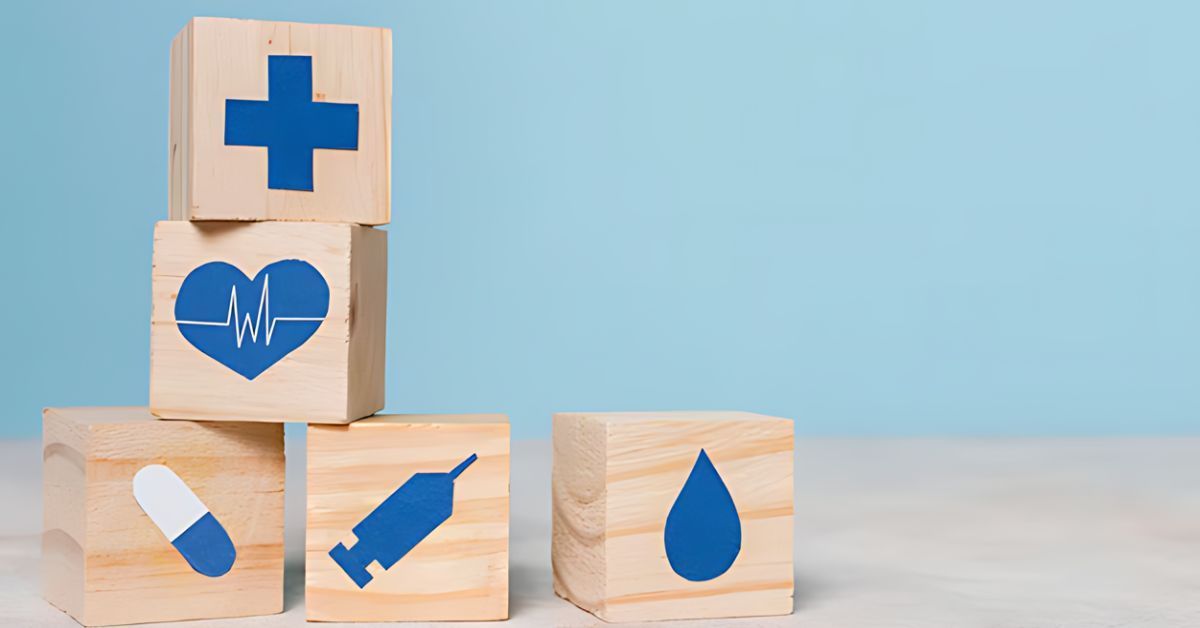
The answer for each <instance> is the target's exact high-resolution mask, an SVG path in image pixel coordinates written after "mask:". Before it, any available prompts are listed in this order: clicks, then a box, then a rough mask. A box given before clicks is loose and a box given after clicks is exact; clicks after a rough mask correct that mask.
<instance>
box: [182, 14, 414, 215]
mask: <svg viewBox="0 0 1200 628" xmlns="http://www.w3.org/2000/svg"><path fill="white" fill-rule="evenodd" d="M268 55H308V56H311V57H312V66H313V91H314V93H313V100H314V101H316V102H331V103H352V104H357V105H358V113H359V134H358V150H353V151H351V150H320V149H318V150H316V151H314V154H313V190H312V191H300V190H272V189H269V188H268V187H267V151H266V149H265V148H259V147H251V146H226V145H225V142H224V137H225V136H224V130H225V101H226V100H227V99H230V98H233V99H244V100H266V99H267V79H268V77H267V57H268ZM170 95H171V98H170V101H171V115H170V131H169V163H170V176H169V181H170V194H169V200H170V216H171V218H173V219H176V220H180V219H182V220H301V221H320V222H350V223H359V224H367V225H380V224H385V223H387V222H388V221H389V220H390V215H391V171H392V168H391V143H392V137H391V136H392V118H391V115H392V114H391V112H392V32H391V31H390V30H389V29H386V28H369V27H362V26H342V25H328V24H299V23H292V22H262V21H257V20H234V19H224V18H206V17H198V18H195V19H193V20H191V21H190V22H188V24H187V25H186V26H185V27H184V28H183V30H181V31H180V32H179V34H178V35H177V36H176V37H175V40H174V41H173V42H172V44H171V87H170Z"/></svg>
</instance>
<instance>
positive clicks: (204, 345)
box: [175, 259, 329, 380]
mask: <svg viewBox="0 0 1200 628" xmlns="http://www.w3.org/2000/svg"><path fill="white" fill-rule="evenodd" d="M328 313H329V284H328V283H326V282H325V278H324V277H322V276H321V273H320V272H318V271H317V269H316V268H313V267H312V264H309V263H308V262H304V261H301V260H298V259H285V260H282V261H278V262H275V263H273V264H269V265H267V266H266V267H265V268H263V269H262V270H260V271H258V274H257V275H255V276H254V279H253V280H250V279H249V278H247V277H246V275H245V274H243V273H242V271H240V270H238V269H237V268H235V267H234V266H231V265H229V264H226V263H225V262H209V263H207V264H204V265H202V266H199V267H197V268H196V269H195V270H193V271H192V272H190V273H188V276H187V277H185V278H184V280H183V285H181V286H180V287H179V297H178V298H176V299H175V324H176V325H178V326H179V333H181V334H183V337H184V338H186V339H187V341H188V342H190V343H192V346H193V347H196V348H197V349H199V350H200V351H201V352H202V353H204V355H207V356H208V357H210V358H212V359H214V360H216V361H217V362H220V363H221V364H224V365H225V366H227V367H229V368H230V369H233V371H234V372H236V373H238V374H239V375H241V376H242V377H245V378H246V379H249V380H253V379H254V378H255V377H258V376H259V375H260V374H262V372H263V371H265V370H267V369H269V368H271V365H273V364H275V363H276V362H278V361H280V360H282V359H283V356H285V355H287V354H289V353H291V352H292V351H295V350H296V349H297V348H298V347H299V346H300V345H302V344H304V342H305V341H307V340H308V339H309V337H311V336H312V335H313V334H314V333H316V331H317V328H319V327H320V326H321V322H322V321H324V320H325V315H326V314H328Z"/></svg>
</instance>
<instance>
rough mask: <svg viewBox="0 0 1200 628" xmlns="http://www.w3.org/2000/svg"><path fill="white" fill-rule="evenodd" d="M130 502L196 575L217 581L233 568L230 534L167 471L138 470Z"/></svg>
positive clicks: (154, 468)
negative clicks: (140, 511) (139, 509)
mask: <svg viewBox="0 0 1200 628" xmlns="http://www.w3.org/2000/svg"><path fill="white" fill-rule="evenodd" d="M133 498H134V499H135V500H137V503H138V505H139V506H141V507H142V511H143V512H145V513H146V516H147V517H149V518H150V521H152V522H154V525H155V526H157V527H158V529H159V530H160V531H161V532H162V533H163V536H165V537H167V540H168V541H170V542H171V545H173V546H175V549H176V550H177V551H178V552H179V555H180V556H183V559H184V560H186V561H187V563H188V565H190V566H191V568H192V569H194V570H195V571H196V572H197V573H200V574H203V575H205V576H208V577H210V578H216V577H219V576H223V575H225V574H226V573H228V572H229V570H230V569H232V568H233V563H234V561H235V560H236V559H237V550H236V549H234V547H233V540H231V539H230V538H229V533H228V532H226V531H225V528H224V527H223V526H222V525H221V522H219V521H217V518H216V517H214V516H213V514H212V513H211V512H209V511H208V507H207V506H205V505H204V502H202V501H200V498H199V497H196V494H195V493H193V492H192V489H191V488H189V487H188V485H187V483H186V482H184V481H183V479H182V478H180V477H179V476H178V475H176V474H175V472H174V471H172V470H171V469H170V467H167V466H165V465H161V464H151V465H146V466H144V467H142V468H141V469H139V470H138V472H137V473H135V474H134V476H133Z"/></svg>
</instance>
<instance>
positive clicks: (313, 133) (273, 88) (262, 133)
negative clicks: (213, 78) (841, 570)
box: [225, 55, 358, 192]
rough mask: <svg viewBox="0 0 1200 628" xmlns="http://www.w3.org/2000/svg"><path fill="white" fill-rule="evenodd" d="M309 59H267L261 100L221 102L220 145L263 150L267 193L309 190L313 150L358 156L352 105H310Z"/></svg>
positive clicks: (285, 57)
mask: <svg viewBox="0 0 1200 628" xmlns="http://www.w3.org/2000/svg"><path fill="white" fill-rule="evenodd" d="M312 95H313V90H312V57H308V56H295V55H270V56H268V57H267V100H234V99H232V98H230V99H227V100H226V101H225V145H226V146H265V147H267V187H268V188H271V189H272V190H307V191H309V192H311V191H312V189H313V150H314V149H317V148H332V149H338V150H358V105H351V104H341V103H328V102H313V100H312Z"/></svg>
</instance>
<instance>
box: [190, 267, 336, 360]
mask: <svg viewBox="0 0 1200 628" xmlns="http://www.w3.org/2000/svg"><path fill="white" fill-rule="evenodd" d="M270 287H271V275H269V274H268V275H267V276H266V277H264V278H263V289H262V297H260V298H259V300H258V314H256V315H255V317H254V320H253V321H252V320H250V313H249V312H246V320H245V322H244V323H240V324H237V325H236V326H234V334H235V335H236V336H237V348H239V349H241V348H242V338H245V337H246V332H247V331H249V332H250V342H258V329H259V324H260V323H262V319H263V318H264V317H265V318H266V319H267V331H266V337H265V338H264V340H266V345H267V346H268V347H269V346H271V335H272V334H274V333H275V323H279V322H284V323H295V322H321V321H323V320H325V317H324V316H322V317H320V318H317V317H310V316H277V317H275V318H271V290H270ZM237 318H238V300H237V286H236V285H235V286H232V290H231V291H230V293H229V311H228V313H226V314H225V321H224V322H220V321H180V320H177V321H175V323H176V324H177V325H201V326H204V327H229V326H231V325H234V321H235V320H237Z"/></svg>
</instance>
